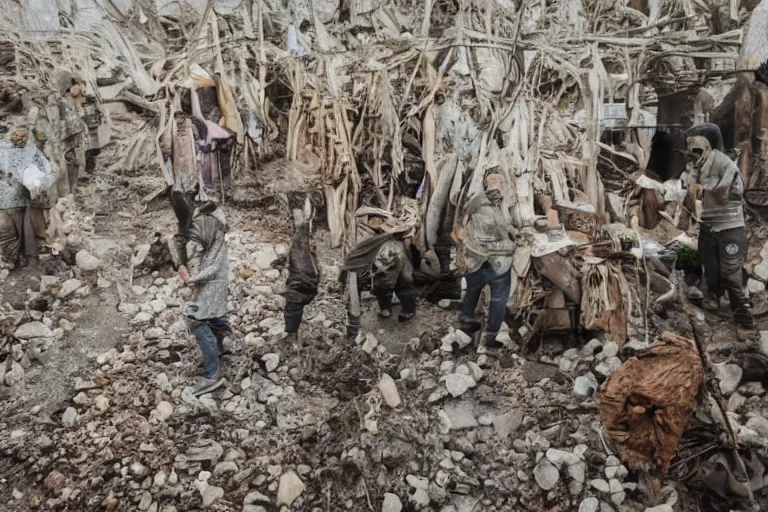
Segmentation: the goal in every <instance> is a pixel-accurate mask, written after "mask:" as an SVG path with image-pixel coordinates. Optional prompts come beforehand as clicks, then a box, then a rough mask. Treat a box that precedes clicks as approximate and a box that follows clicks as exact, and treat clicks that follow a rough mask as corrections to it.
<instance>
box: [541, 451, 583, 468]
mask: <svg viewBox="0 0 768 512" xmlns="http://www.w3.org/2000/svg"><path fill="white" fill-rule="evenodd" d="M546 456H547V459H549V462H551V463H552V464H554V465H555V466H556V467H557V468H558V469H560V468H561V467H563V465H566V466H572V465H574V464H578V463H579V462H581V459H579V457H577V456H576V455H575V454H573V453H571V452H567V451H565V450H556V449H554V448H550V449H549V450H547V453H546Z"/></svg>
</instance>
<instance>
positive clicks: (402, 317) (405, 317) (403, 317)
mask: <svg viewBox="0 0 768 512" xmlns="http://www.w3.org/2000/svg"><path fill="white" fill-rule="evenodd" d="M415 316H416V313H400V314H399V315H397V321H398V322H403V323H404V322H409V321H411V320H412V319H413V317H415Z"/></svg>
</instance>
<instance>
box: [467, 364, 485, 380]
mask: <svg viewBox="0 0 768 512" xmlns="http://www.w3.org/2000/svg"><path fill="white" fill-rule="evenodd" d="M467 366H468V367H469V374H470V375H472V378H473V379H475V381H476V382H480V381H481V380H482V378H483V370H482V369H481V368H480V366H478V365H477V363H473V362H472V361H469V362H468V363H467Z"/></svg>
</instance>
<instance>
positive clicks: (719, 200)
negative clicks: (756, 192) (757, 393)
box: [685, 123, 754, 330]
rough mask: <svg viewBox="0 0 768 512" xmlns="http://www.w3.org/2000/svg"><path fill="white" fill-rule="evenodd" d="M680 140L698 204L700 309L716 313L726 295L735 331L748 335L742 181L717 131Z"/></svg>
mask: <svg viewBox="0 0 768 512" xmlns="http://www.w3.org/2000/svg"><path fill="white" fill-rule="evenodd" d="M685 137H686V142H687V146H688V152H687V159H688V163H689V164H690V169H691V170H692V176H691V178H692V181H694V182H695V185H694V186H693V187H692V190H691V192H692V194H693V195H694V198H695V199H701V201H702V211H701V231H700V233H699V251H698V252H699V259H700V263H701V264H702V266H703V267H704V274H705V279H706V283H707V294H706V295H705V297H704V300H703V302H702V305H703V307H704V308H705V309H707V310H710V311H716V310H717V309H719V307H720V298H721V297H722V295H723V293H724V292H726V291H727V292H728V298H729V299H730V303H731V311H733V317H734V320H735V321H736V324H737V326H738V327H740V328H742V329H746V330H752V329H753V328H754V320H753V317H752V309H751V307H750V304H749V300H748V299H747V297H746V295H745V293H744V282H743V268H744V263H745V260H746V254H747V229H746V225H745V223H744V209H743V195H744V179H743V177H742V175H741V171H740V170H739V167H738V166H737V165H736V163H735V162H734V161H733V160H731V159H730V158H728V156H727V155H726V154H725V153H723V150H724V147H723V137H722V135H721V133H720V128H718V126H717V125H714V124H711V123H707V124H702V125H699V126H694V127H693V128H691V129H689V130H688V131H687V132H686V133H685Z"/></svg>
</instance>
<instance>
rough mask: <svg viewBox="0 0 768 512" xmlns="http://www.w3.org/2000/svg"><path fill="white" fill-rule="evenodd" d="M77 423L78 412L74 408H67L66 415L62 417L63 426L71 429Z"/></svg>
mask: <svg viewBox="0 0 768 512" xmlns="http://www.w3.org/2000/svg"><path fill="white" fill-rule="evenodd" d="M75 421H77V410H75V408H74V407H67V408H66V410H65V411H64V415H63V416H62V417H61V424H62V425H64V426H65V427H71V426H72V425H74V424H75Z"/></svg>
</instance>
